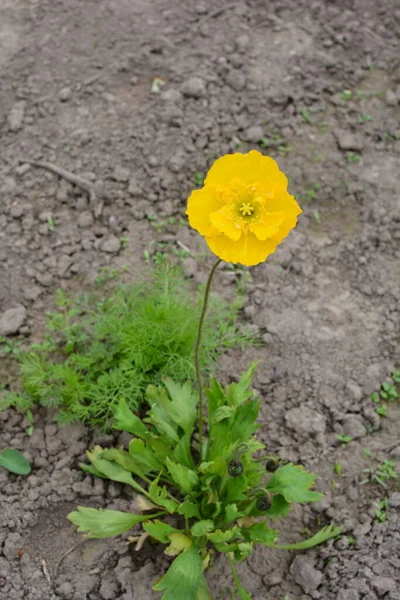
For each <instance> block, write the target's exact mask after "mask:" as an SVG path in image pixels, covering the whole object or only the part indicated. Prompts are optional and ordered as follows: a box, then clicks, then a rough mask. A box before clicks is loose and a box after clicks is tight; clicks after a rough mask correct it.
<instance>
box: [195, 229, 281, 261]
mask: <svg viewBox="0 0 400 600" xmlns="http://www.w3.org/2000/svg"><path fill="white" fill-rule="evenodd" d="M205 240H206V242H207V245H208V247H209V248H210V250H211V252H213V253H214V254H216V256H218V257H219V258H222V260H225V261H226V262H231V263H241V264H242V265H246V266H248V267H250V266H252V265H258V263H260V262H262V261H264V260H265V259H266V258H267V256H269V255H270V254H272V253H273V252H275V248H276V246H277V242H276V241H274V240H272V239H268V240H265V241H261V240H259V239H257V237H256V236H255V235H254V233H251V232H249V233H244V234H243V235H242V236H241V238H240V239H239V240H238V241H237V242H235V241H233V240H230V239H229V238H228V237H227V236H226V235H224V234H221V235H217V236H213V237H206V238H205Z"/></svg>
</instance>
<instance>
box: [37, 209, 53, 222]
mask: <svg viewBox="0 0 400 600" xmlns="http://www.w3.org/2000/svg"><path fill="white" fill-rule="evenodd" d="M52 218H53V213H52V212H51V211H50V210H44V211H42V212H41V213H40V214H39V216H38V219H39V221H40V222H41V223H49V220H51V219H52Z"/></svg>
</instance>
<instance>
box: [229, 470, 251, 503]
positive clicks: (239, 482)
mask: <svg viewBox="0 0 400 600" xmlns="http://www.w3.org/2000/svg"><path fill="white" fill-rule="evenodd" d="M247 489H248V485H247V480H246V478H245V477H244V475H241V476H240V477H231V478H230V479H229V481H228V483H227V486H226V495H225V502H227V503H228V504H230V503H231V504H236V503H239V502H243V501H244V500H246V499H247V496H246V495H245V494H244V493H243V492H245V491H247Z"/></svg>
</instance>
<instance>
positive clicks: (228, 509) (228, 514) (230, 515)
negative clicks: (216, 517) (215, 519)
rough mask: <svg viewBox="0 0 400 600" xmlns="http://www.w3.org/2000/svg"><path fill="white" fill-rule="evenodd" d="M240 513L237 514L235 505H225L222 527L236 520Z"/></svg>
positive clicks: (237, 510)
mask: <svg viewBox="0 0 400 600" xmlns="http://www.w3.org/2000/svg"><path fill="white" fill-rule="evenodd" d="M240 515H241V513H239V509H238V507H237V506H236V504H227V505H226V506H225V518H224V525H229V524H230V523H232V522H233V521H236V519H239V518H240Z"/></svg>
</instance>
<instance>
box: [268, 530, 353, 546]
mask: <svg viewBox="0 0 400 600" xmlns="http://www.w3.org/2000/svg"><path fill="white" fill-rule="evenodd" d="M342 529H343V527H335V526H334V525H328V526H327V527H324V528H323V529H321V531H318V533H316V534H315V535H313V536H312V537H311V538H309V539H308V540H304V541H302V542H298V543H297V544H278V545H275V544H274V545H273V548H279V549H280V550H307V549H308V548H312V547H313V546H318V544H323V543H324V542H327V541H328V540H330V539H332V538H335V537H337V536H338V535H339V534H340V533H341V531H342Z"/></svg>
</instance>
